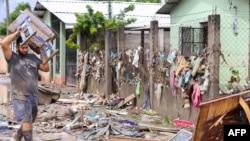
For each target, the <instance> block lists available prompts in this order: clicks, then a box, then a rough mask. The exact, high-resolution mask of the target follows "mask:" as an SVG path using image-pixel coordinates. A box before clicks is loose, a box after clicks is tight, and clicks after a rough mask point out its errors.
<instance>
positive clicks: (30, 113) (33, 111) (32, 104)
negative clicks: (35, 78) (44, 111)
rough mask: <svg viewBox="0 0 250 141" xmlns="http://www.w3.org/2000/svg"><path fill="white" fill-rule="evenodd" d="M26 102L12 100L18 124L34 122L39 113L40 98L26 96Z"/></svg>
mask: <svg viewBox="0 0 250 141" xmlns="http://www.w3.org/2000/svg"><path fill="white" fill-rule="evenodd" d="M25 97H26V100H19V99H12V102H13V103H12V104H13V110H14V114H15V118H16V120H17V121H18V122H27V121H32V122H34V121H35V119H36V117H37V112H38V96H36V95H25Z"/></svg>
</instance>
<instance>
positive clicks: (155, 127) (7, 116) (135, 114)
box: [0, 75, 192, 141]
mask: <svg viewBox="0 0 250 141" xmlns="http://www.w3.org/2000/svg"><path fill="white" fill-rule="evenodd" d="M0 85H4V86H7V87H8V86H9V77H8V76H6V75H1V76H0ZM53 86H54V85H53ZM58 88H60V90H61V93H60V99H58V101H56V102H55V103H52V104H48V105H39V112H38V117H37V119H36V122H35V123H34V129H33V139H34V141H54V140H58V141H84V140H107V141H108V140H109V141H115V140H117V141H125V140H126V141H129V140H131V141H133V140H158V141H168V140H169V139H170V138H172V137H174V136H175V135H176V133H177V132H178V131H179V130H180V129H181V128H179V127H175V126H174V125H173V123H172V122H171V119H164V118H162V117H159V116H157V114H156V115H147V114H144V113H143V112H142V109H141V108H140V107H132V106H131V105H126V106H124V107H122V108H119V109H115V108H114V107H111V106H107V105H106V104H104V102H102V103H101V104H99V103H98V104H96V103H95V101H97V99H99V96H98V95H97V94H80V93H79V92H78V90H77V88H75V87H72V86H58ZM91 98H92V99H91ZM0 123H8V129H5V130H4V129H1V128H0V137H1V138H0V141H12V140H13V138H12V136H13V134H14V132H15V131H16V129H17V128H18V126H19V124H18V123H16V122H15V120H14V118H13V113H12V109H11V101H9V102H8V103H1V104H0ZM0 125H1V124H0ZM0 127H1V126H0ZM2 127H4V126H2ZM187 130H190V131H192V128H188V129H187Z"/></svg>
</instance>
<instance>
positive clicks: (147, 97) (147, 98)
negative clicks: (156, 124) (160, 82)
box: [143, 85, 151, 109]
mask: <svg viewBox="0 0 250 141" xmlns="http://www.w3.org/2000/svg"><path fill="white" fill-rule="evenodd" d="M143 109H151V106H150V90H149V85H145V87H144V97H143Z"/></svg>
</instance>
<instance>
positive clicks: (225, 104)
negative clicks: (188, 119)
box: [192, 91, 250, 141]
mask: <svg viewBox="0 0 250 141" xmlns="http://www.w3.org/2000/svg"><path fill="white" fill-rule="evenodd" d="M249 105H250V91H245V92H241V93H238V94H234V95H228V96H225V97H221V98H217V99H214V100H210V101H207V102H203V103H201V104H200V106H199V113H198V118H197V121H196V127H195V131H194V134H193V139H192V140H193V141H215V140H223V137H224V133H223V127H224V125H235V124H247V125H249V122H250V109H249ZM218 107H219V108H218Z"/></svg>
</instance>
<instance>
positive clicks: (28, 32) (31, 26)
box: [8, 9, 59, 64]
mask: <svg viewBox="0 0 250 141" xmlns="http://www.w3.org/2000/svg"><path fill="white" fill-rule="evenodd" d="M18 28H21V31H20V35H21V37H22V40H23V42H22V43H21V44H24V43H26V42H27V43H28V44H29V47H30V48H31V49H32V50H33V51H34V52H35V53H37V54H40V53H43V55H44V56H46V57H47V60H46V61H45V62H43V64H46V63H47V62H48V61H49V60H50V59H51V58H52V57H53V56H55V55H56V54H57V53H58V52H59V50H58V49H57V50H53V49H52V41H53V40H54V39H55V38H57V36H58V34H57V33H56V32H55V31H54V30H53V29H52V28H50V27H49V26H48V25H47V24H45V23H44V22H43V21H42V20H41V19H40V18H38V17H37V16H35V15H34V14H33V13H31V12H30V11H29V10H28V9H26V10H24V11H23V12H22V13H21V14H20V15H19V16H18V17H17V18H16V20H15V21H13V22H12V23H11V24H10V25H9V26H8V30H9V31H10V32H12V33H13V32H15V31H16V30H17V29H18ZM41 51H42V52H41ZM48 53H50V56H48Z"/></svg>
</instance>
